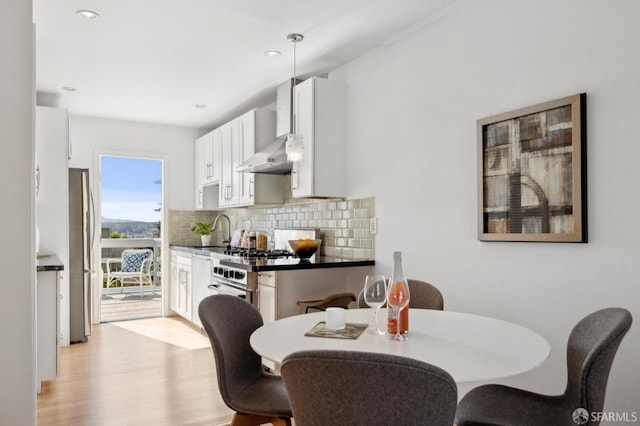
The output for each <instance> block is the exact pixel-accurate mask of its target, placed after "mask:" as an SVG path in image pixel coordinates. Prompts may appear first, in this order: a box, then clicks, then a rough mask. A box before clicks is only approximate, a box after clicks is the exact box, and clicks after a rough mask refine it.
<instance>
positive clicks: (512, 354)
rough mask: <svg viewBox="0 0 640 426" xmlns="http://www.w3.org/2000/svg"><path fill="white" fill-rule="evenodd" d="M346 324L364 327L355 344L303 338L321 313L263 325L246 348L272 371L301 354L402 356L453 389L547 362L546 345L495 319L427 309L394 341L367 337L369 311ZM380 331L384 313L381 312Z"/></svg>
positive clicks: (412, 313)
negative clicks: (446, 377)
mask: <svg viewBox="0 0 640 426" xmlns="http://www.w3.org/2000/svg"><path fill="white" fill-rule="evenodd" d="M346 314H347V315H346V321H347V323H368V324H369V328H368V329H367V330H365V331H364V332H363V333H362V334H361V335H360V336H359V337H358V338H357V339H340V338H330V337H308V336H305V333H306V332H307V331H309V330H311V329H312V328H313V327H314V326H315V325H316V324H318V322H320V321H325V318H326V314H325V313H324V312H316V313H310V314H303V315H296V316H292V317H288V318H283V319H281V320H278V321H274V322H271V323H268V324H265V325H263V326H262V327H260V328H258V329H257V330H256V331H254V332H253V334H252V335H251V338H250V344H251V347H252V348H253V350H254V351H255V352H256V353H258V354H259V355H261V356H262V357H264V358H266V359H268V360H270V361H273V362H274V363H275V364H276V368H279V365H280V364H281V363H282V361H283V359H284V358H285V357H286V356H287V355H289V354H291V353H293V352H297V351H302V350H343V351H362V352H378V353H386V354H393V355H399V356H404V357H407V358H413V359H416V360H419V361H423V362H427V363H429V364H433V365H436V366H438V367H440V368H443V369H444V370H446V371H447V372H448V373H449V374H451V376H452V377H453V378H454V380H455V381H456V382H457V383H464V382H475V381H487V380H495V379H499V378H503V377H508V376H513V375H516V374H520V373H523V372H525V371H528V370H531V369H533V368H535V367H538V366H539V365H540V364H542V363H543V362H544V361H545V360H546V359H547V357H548V356H549V352H550V347H549V343H548V342H547V341H546V340H545V339H544V338H543V337H542V336H540V335H539V334H538V333H536V332H534V331H532V330H529V329H527V328H525V327H522V326H519V325H516V324H513V323H510V322H507V321H502V320H498V319H494V318H489V317H484V316H479V315H472V314H465V313H460V312H451V311H438V310H431V309H410V310H409V336H408V337H409V338H408V339H407V340H406V341H402V342H399V341H393V340H390V339H389V337H388V336H387V335H382V336H380V335H375V334H370V333H368V331H369V329H371V328H372V327H373V322H374V316H373V310H371V309H347V310H346ZM378 316H379V322H380V325H381V328H385V329H386V327H384V325H386V319H387V316H386V309H380V311H379V313H378Z"/></svg>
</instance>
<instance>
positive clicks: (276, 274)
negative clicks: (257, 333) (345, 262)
mask: <svg viewBox="0 0 640 426" xmlns="http://www.w3.org/2000/svg"><path fill="white" fill-rule="evenodd" d="M347 269H349V268H322V269H301V270H290V271H266V272H258V277H257V281H258V283H257V284H258V285H257V287H258V309H259V311H260V314H261V315H262V321H263V322H264V323H265V324H266V323H268V322H271V321H275V320H278V319H282V318H286V317H290V316H293V315H299V314H303V313H304V308H303V307H301V306H298V304H297V303H298V301H302V300H315V299H318V300H320V299H324V298H325V297H327V296H328V295H330V294H333V293H342V292H344V291H346V286H347Z"/></svg>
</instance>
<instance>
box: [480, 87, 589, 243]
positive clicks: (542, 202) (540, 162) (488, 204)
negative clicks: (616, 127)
mask: <svg viewBox="0 0 640 426" xmlns="http://www.w3.org/2000/svg"><path fill="white" fill-rule="evenodd" d="M477 134H478V211H479V214H478V216H479V220H478V239H480V240H481V241H541V242H542V241H544V242H579V243H586V242H587V192H586V183H587V174H586V164H587V163H586V94H584V93H581V94H577V95H573V96H568V97H566V98H561V99H556V100H554V101H550V102H545V103H542V104H538V105H534V106H530V107H527V108H521V109H518V110H515V111H510V112H507V113H503V114H499V115H495V116H491V117H487V118H483V119H481V120H478V121H477Z"/></svg>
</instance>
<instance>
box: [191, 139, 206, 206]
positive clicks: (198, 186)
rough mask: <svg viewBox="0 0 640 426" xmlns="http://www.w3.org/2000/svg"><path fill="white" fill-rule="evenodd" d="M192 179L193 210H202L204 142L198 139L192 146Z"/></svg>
mask: <svg viewBox="0 0 640 426" xmlns="http://www.w3.org/2000/svg"><path fill="white" fill-rule="evenodd" d="M194 158H195V162H194V165H193V166H194V167H193V170H194V178H195V200H196V203H195V209H196V210H202V209H203V208H204V188H203V183H204V140H203V138H198V139H196V141H195V145H194Z"/></svg>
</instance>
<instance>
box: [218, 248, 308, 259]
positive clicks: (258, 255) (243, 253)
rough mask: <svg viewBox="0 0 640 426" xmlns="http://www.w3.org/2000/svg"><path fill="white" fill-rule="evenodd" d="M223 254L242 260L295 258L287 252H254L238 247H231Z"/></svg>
mask: <svg viewBox="0 0 640 426" xmlns="http://www.w3.org/2000/svg"><path fill="white" fill-rule="evenodd" d="M224 254H226V255H229V256H238V257H242V258H244V259H280V258H288V257H295V256H296V255H295V253H292V252H290V251H288V250H255V249H245V248H239V247H231V248H228V249H227V250H225V252H224Z"/></svg>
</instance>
